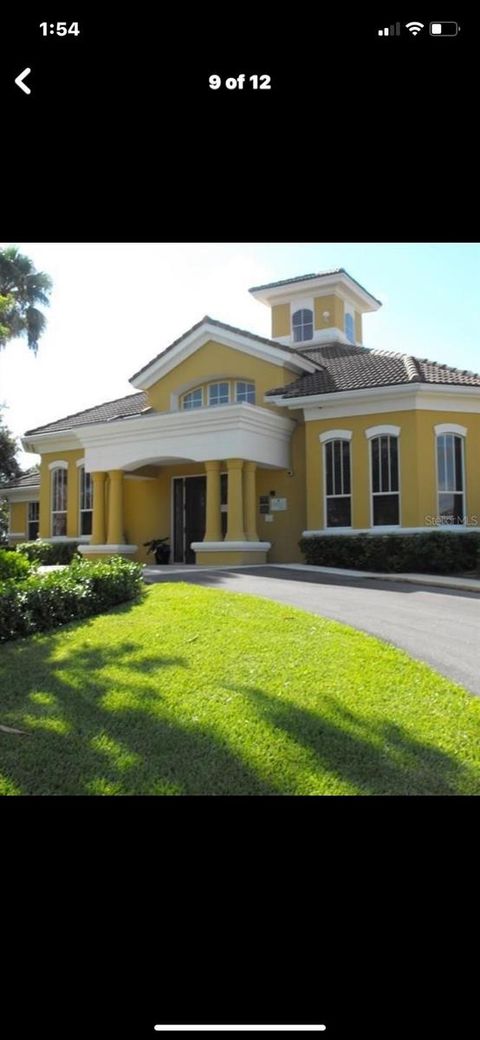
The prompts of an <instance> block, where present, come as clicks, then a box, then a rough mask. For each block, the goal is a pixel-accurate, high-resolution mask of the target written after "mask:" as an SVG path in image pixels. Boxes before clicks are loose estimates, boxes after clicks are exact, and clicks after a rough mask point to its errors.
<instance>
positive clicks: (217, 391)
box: [208, 383, 229, 405]
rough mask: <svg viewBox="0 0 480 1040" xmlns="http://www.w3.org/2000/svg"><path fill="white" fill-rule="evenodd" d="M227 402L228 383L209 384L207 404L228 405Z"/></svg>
mask: <svg viewBox="0 0 480 1040" xmlns="http://www.w3.org/2000/svg"><path fill="white" fill-rule="evenodd" d="M228 401H229V384H228V383H210V385H209V387H208V403H209V405H215V404H228Z"/></svg>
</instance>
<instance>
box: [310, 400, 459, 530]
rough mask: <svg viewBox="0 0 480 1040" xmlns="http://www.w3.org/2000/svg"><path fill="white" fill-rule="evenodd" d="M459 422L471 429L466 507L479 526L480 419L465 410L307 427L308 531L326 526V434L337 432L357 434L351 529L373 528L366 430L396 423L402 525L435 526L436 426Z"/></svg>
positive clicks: (376, 416) (326, 422)
mask: <svg viewBox="0 0 480 1040" xmlns="http://www.w3.org/2000/svg"><path fill="white" fill-rule="evenodd" d="M439 423H457V424H459V425H461V426H465V427H466V428H467V431H468V432H467V438H466V445H465V476H466V489H467V496H466V505H467V513H468V514H469V516H471V517H472V516H474V515H476V516H477V517H478V525H479V526H480V477H479V469H478V459H479V457H480V415H473V414H472V415H469V414H466V413H464V412H446V411H442V412H440V411H439V412H433V411H427V410H425V411H404V412H395V411H392V412H382V413H377V414H373V415H355V416H351V417H350V418H349V417H348V416H343V417H341V418H339V419H321V420H320V419H319V420H314V421H313V422H308V423H306V426H305V431H306V474H307V476H306V482H307V530H310V531H315V530H321V529H322V528H323V526H324V523H325V519H324V451H323V444H321V443H320V440H319V437H320V434H321V433H324V432H326V431H327V430H332V429H344V430H351V431H352V434H353V435H352V440H351V474H352V527H353V528H357V529H358V528H360V529H364V528H369V527H370V526H371V512H370V455H369V452H370V442H369V441H368V440H367V438H366V436H365V430H366V429H368V428H369V427H370V426H383V425H386V424H391V425H393V426H399V427H400V441H399V460H400V525H401V527H428V526H431V522H429V520H428V517H433V516H436V515H437V512H438V507H437V486H436V480H437V477H436V457H435V451H436V440H435V431H434V427H435V426H436V425H437V424H439Z"/></svg>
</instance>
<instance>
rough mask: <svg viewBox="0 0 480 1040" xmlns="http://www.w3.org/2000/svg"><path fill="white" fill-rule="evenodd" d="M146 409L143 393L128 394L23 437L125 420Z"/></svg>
mask: <svg viewBox="0 0 480 1040" xmlns="http://www.w3.org/2000/svg"><path fill="white" fill-rule="evenodd" d="M147 407H148V400H147V395H146V394H144V393H143V391H142V392H141V393H138V394H128V395H127V397H117V398H116V400H115V401H106V402H105V403H104V404H97V405H95V407H94V408H87V409H86V410H85V411H83V412H74V413H73V415H67V416H65V418H64V419H56V420H55V422H51V423H47V424H46V425H45V426H37V427H36V428H35V429H34V430H27V432H26V433H25V437H29V436H30V435H32V434H34V433H55V432H56V431H58V432H60V431H61V430H75V429H76V428H77V426H88V425H89V424H90V423H97V422H98V423H100V422H112V421H114V420H115V419H125V418H126V417H127V416H131V415H140V414H141V413H142V412H143V411H144V410H145V408H147Z"/></svg>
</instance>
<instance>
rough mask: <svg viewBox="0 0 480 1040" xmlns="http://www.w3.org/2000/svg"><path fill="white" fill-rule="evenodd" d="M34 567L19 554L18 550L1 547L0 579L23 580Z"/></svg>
mask: <svg viewBox="0 0 480 1040" xmlns="http://www.w3.org/2000/svg"><path fill="white" fill-rule="evenodd" d="M31 570H32V567H31V564H30V563H29V561H28V560H26V559H25V557H22V556H17V554H16V552H14V551H11V552H9V551H8V550H5V549H0V581H8V580H10V579H12V580H14V581H22V580H23V579H24V578H28V575H29V574H30V573H31Z"/></svg>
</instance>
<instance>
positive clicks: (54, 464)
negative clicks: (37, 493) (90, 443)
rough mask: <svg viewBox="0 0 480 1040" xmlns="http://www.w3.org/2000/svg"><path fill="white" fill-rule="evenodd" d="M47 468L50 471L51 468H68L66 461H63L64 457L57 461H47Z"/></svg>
mask: <svg viewBox="0 0 480 1040" xmlns="http://www.w3.org/2000/svg"><path fill="white" fill-rule="evenodd" d="M48 468H49V470H50V472H52V470H53V469H68V462H65V460H64V459H58V461H57V462H49V464H48Z"/></svg>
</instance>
